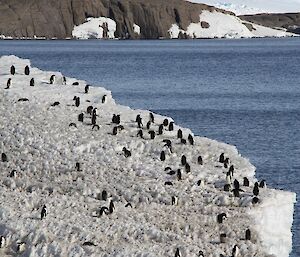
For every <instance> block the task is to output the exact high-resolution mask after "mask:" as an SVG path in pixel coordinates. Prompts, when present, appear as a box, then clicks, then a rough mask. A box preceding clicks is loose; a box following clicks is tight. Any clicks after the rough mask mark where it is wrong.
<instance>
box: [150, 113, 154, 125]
mask: <svg viewBox="0 0 300 257" xmlns="http://www.w3.org/2000/svg"><path fill="white" fill-rule="evenodd" d="M149 118H150V122H152V123H154V115H153V113H152V112H150V113H149Z"/></svg>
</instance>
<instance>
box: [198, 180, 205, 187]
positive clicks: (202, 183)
mask: <svg viewBox="0 0 300 257" xmlns="http://www.w3.org/2000/svg"><path fill="white" fill-rule="evenodd" d="M197 186H199V187H204V180H203V179H199V180H198V181H197Z"/></svg>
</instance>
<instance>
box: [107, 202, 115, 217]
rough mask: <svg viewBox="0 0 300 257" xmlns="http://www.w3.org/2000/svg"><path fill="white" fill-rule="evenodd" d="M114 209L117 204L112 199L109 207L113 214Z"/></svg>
mask: <svg viewBox="0 0 300 257" xmlns="http://www.w3.org/2000/svg"><path fill="white" fill-rule="evenodd" d="M114 209H115V205H114V202H113V201H112V200H111V201H110V203H109V208H108V210H109V213H110V214H112V213H113V211H114Z"/></svg>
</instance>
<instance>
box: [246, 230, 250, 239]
mask: <svg viewBox="0 0 300 257" xmlns="http://www.w3.org/2000/svg"><path fill="white" fill-rule="evenodd" d="M245 240H251V230H250V229H249V228H248V229H247V230H246V232H245Z"/></svg>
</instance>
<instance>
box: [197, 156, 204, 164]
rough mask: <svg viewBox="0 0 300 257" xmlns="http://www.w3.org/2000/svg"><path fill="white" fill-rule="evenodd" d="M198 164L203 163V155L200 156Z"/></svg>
mask: <svg viewBox="0 0 300 257" xmlns="http://www.w3.org/2000/svg"><path fill="white" fill-rule="evenodd" d="M198 164H199V165H203V160H202V157H201V155H199V156H198Z"/></svg>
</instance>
